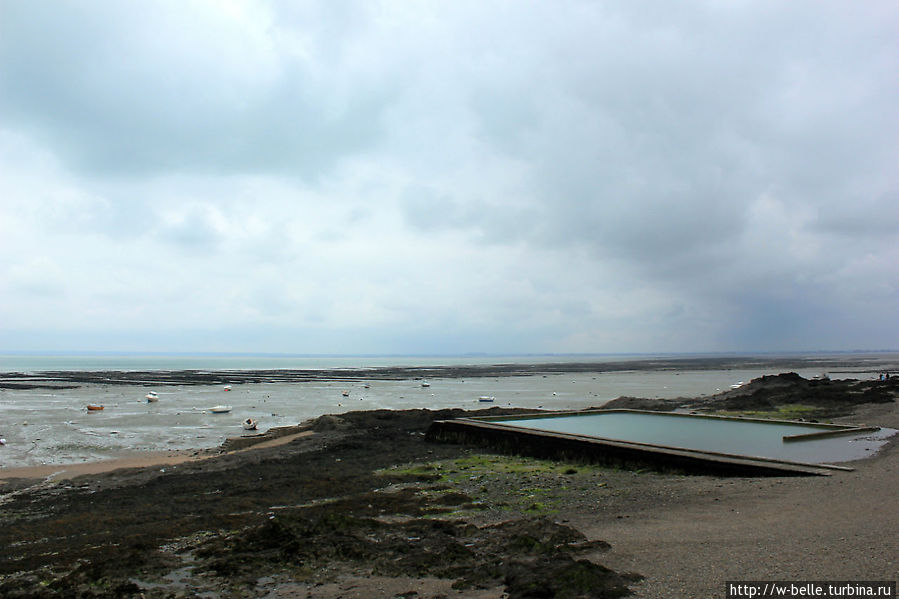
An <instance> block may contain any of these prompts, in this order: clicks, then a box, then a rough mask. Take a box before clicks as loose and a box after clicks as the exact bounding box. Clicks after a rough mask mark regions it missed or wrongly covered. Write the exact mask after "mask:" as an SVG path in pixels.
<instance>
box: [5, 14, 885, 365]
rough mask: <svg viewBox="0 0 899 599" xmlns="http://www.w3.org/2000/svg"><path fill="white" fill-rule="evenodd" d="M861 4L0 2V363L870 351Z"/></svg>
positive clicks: (867, 129)
mask: <svg viewBox="0 0 899 599" xmlns="http://www.w3.org/2000/svg"><path fill="white" fill-rule="evenodd" d="M897 23H899V10H897V8H896V6H895V3H892V2H886V1H883V2H868V3H864V4H862V5H856V4H853V5H851V6H850V5H847V4H845V3H837V2H810V1H809V2H802V1H800V2H791V3H781V2H773V1H772V2H764V1H763V2H751V3H749V2H747V3H742V2H735V3H726V4H723V5H722V4H721V3H707V2H699V1H697V2H688V3H686V4H683V3H681V4H678V5H677V6H673V5H671V4H670V3H667V2H651V3H648V4H646V3H641V4H640V5H636V4H634V3H627V2H603V3H594V2H573V1H572V2H557V3H551V4H545V5H544V4H521V3H518V2H499V1H498V2H489V3H486V4H485V3H482V2H471V3H467V2H461V3H449V4H447V3H415V4H409V3H393V2H384V3H371V2H359V3H310V4H306V5H302V6H299V7H298V6H297V4H296V3H292V2H285V3H270V2H264V3H263V2H259V3H254V2H234V3H230V2H199V1H197V2H163V1H160V2H154V3H149V4H146V3H145V4H132V3H120V2H93V3H90V4H88V5H84V4H70V3H69V4H67V3H56V4H52V5H46V4H40V3H38V4H35V3H31V2H24V1H19V0H4V1H3V2H2V3H0V165H2V166H0V169H2V171H3V173H2V177H0V195H2V197H0V349H123V350H170V351H176V350H177V351H277V352H300V353H453V352H466V351H487V352H631V351H637V352H668V351H731V350H732V351H741V350H744V351H745V350H815V349H862V348H866V349H867V348H895V347H896V342H895V340H896V339H897V338H899V309H897V306H899V291H897V286H899V175H897V172H899V171H897V168H896V167H897V165H899V111H897V110H896V106H899V80H897V78H896V77H895V73H897V72H899V52H897V50H899V31H897V25H896V24H897Z"/></svg>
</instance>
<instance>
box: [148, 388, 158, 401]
mask: <svg viewBox="0 0 899 599" xmlns="http://www.w3.org/2000/svg"><path fill="white" fill-rule="evenodd" d="M154 401H159V394H158V393H156V391H150V392H149V393H147V403H152V402H154Z"/></svg>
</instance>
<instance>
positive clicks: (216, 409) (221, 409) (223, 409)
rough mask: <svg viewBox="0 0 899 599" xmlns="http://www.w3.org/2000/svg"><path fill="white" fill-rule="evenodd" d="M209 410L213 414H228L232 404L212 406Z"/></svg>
mask: <svg viewBox="0 0 899 599" xmlns="http://www.w3.org/2000/svg"><path fill="white" fill-rule="evenodd" d="M209 411H210V412H212V413H213V414H227V413H228V412H230V411H231V406H212V407H211V408H209Z"/></svg>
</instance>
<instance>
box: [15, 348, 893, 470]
mask: <svg viewBox="0 0 899 599" xmlns="http://www.w3.org/2000/svg"><path fill="white" fill-rule="evenodd" d="M647 357H648V356H646V355H626V356H622V355H605V354H604V355H583V354H578V355H519V356H495V355H461V356H285V355H259V354H253V355H218V354H216V355H189V354H150V355H144V354H113V353H108V354H55V355H50V354H8V355H0V377H2V376H4V375H9V374H10V373H40V372H49V371H104V370H124V371H129V370H130V371H144V370H166V371H178V370H204V371H216V370H286V369H289V370H322V369H329V370H333V369H341V370H365V369H372V368H386V367H392V366H401V367H429V366H469V365H481V366H483V365H491V364H556V365H558V364H562V365H564V364H565V363H571V364H574V363H578V364H581V363H584V362H595V363H596V364H598V365H600V366H601V365H602V364H603V363H604V362H619V363H620V362H622V361H627V360H634V361H635V363H636V362H637V361H641V360H645V359H647ZM664 357H666V358H671V356H664ZM675 357H676V356H675ZM794 357H795V356H794ZM850 357H851V358H852V359H850V360H848V363H851V364H852V366H851V367H847V369H846V370H845V376H839V375H838V373H833V374H834V375H837V376H836V378H849V377H851V378H859V379H865V378H872V379H873V378H876V377H878V376H879V374H880V373H881V372H882V371H883V370H884V369H885V368H890V367H892V368H894V369H895V368H896V366H895V365H896V364H897V363H899V354H896V353H883V354H873V355H870V356H865V357H864V359H862V360H859V359H858V356H857V355H856V354H852V355H851V356H850ZM828 359H830V358H828ZM765 362H766V363H769V362H770V360H766V361H765ZM750 363H751V362H750ZM562 370H563V371H561V372H556V373H552V374H535V375H532V376H484V377H465V378H433V379H428V380H427V381H426V383H427V386H425V385H423V382H424V381H421V380H419V379H415V378H409V379H407V380H366V379H364V378H359V379H358V380H354V381H352V382H347V381H346V380H310V381H300V382H290V383H284V382H275V383H245V384H236V385H232V386H231V388H230V389H228V390H226V388H225V387H224V386H223V385H218V384H216V385H212V384H210V385H164V386H159V385H156V386H154V385H113V384H96V383H90V384H85V383H78V384H77V386H76V387H75V388H70V389H64V388H50V389H48V388H38V389H6V388H0V439H2V440H3V442H2V445H0V469H6V468H15V467H26V466H41V465H57V464H58V465H62V464H71V463H79V462H87V461H98V460H105V459H114V458H120V457H128V456H133V455H139V454H144V453H147V452H166V451H184V450H197V449H209V448H214V447H218V446H220V445H221V444H222V443H223V442H224V441H225V440H226V439H228V438H232V437H240V436H243V435H247V434H260V433H262V432H264V431H266V430H268V429H270V428H274V427H283V426H290V425H295V424H298V423H301V422H304V421H306V420H309V419H311V418H316V417H318V416H321V415H324V414H341V413H343V412H347V411H352V410H375V409H391V410H401V409H411V408H428V409H443V408H462V409H467V410H476V409H482V408H485V407H490V406H501V407H516V408H527V409H534V410H538V409H543V410H578V409H584V408H589V407H600V406H602V405H604V404H605V403H607V402H608V401H610V400H612V399H615V398H617V397H621V396H630V397H647V398H677V397H702V396H707V395H713V394H715V393H718V392H721V391H723V390H727V389H729V388H730V386H731V385H735V384H739V383H742V382H748V381H750V380H752V379H754V378H757V377H759V376H763V375H766V374H777V373H778V372H782V371H783V370H781V369H779V368H778V367H777V366H776V365H770V364H769V365H767V366H764V367H747V368H720V369H714V368H713V369H708V368H703V369H690V368H684V369H677V368H675V369H670V368H666V369H660V370H652V369H648V370H647V369H637V368H635V369H634V370H615V371H601V370H602V369H601V368H598V370H599V371H597V372H564V368H563V369H562ZM790 370H792V371H795V372H798V373H799V374H800V375H802V376H804V377H806V378H811V377H813V376H817V375H820V374H821V369H820V368H819V367H817V366H816V365H815V363H814V361H810V362H809V363H808V368H806V369H796V368H791V369H790ZM150 391H155V392H156V393H157V394H158V397H159V400H158V401H156V402H148V401H147V399H146V396H147V393H148V392H150ZM482 397H490V398H493V401H492V402H489V403H487V402H482V401H480V398H482ZM88 404H101V405H103V406H104V409H103V410H102V411H97V412H92V411H88V410H87V409H86V406H87V405H88ZM219 405H227V406H230V408H231V409H230V411H229V412H227V413H213V412H212V411H211V408H212V407H214V406H219ZM247 418H252V419H255V420H256V421H257V422H258V431H256V432H247V431H245V430H243V427H242V422H243V421H244V420H246V419H247Z"/></svg>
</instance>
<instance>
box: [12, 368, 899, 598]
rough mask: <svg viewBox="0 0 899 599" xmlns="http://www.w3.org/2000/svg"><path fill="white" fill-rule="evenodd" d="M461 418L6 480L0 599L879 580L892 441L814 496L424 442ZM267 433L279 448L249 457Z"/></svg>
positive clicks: (892, 530) (317, 423)
mask: <svg viewBox="0 0 899 599" xmlns="http://www.w3.org/2000/svg"><path fill="white" fill-rule="evenodd" d="M427 376H433V375H431V374H428V375H427ZM897 396H899V380H897V379H895V378H894V379H892V380H890V381H855V380H851V379H848V380H827V381H811V380H806V379H802V378H801V377H796V376H793V375H783V376H779V377H772V378H767V377H766V378H765V379H759V380H757V381H753V382H752V383H750V384H749V385H746V386H744V387H742V388H740V389H736V390H733V391H729V392H727V393H724V394H721V395H720V396H715V397H712V398H706V399H703V400H701V401H700V400H683V401H679V402H662V403H659V404H656V407H659V408H663V409H667V408H671V407H675V404H676V405H677V406H681V407H685V408H688V409H695V410H716V411H717V410H724V411H745V412H754V413H768V414H781V415H783V414H794V415H795V414H796V413H798V412H796V410H795V409H794V408H795V406H803V408H802V410H799V412H801V413H802V416H801V417H802V418H807V419H814V418H821V419H825V418H826V419H837V420H844V421H845V420H846V419H847V418H848V419H849V420H850V421H859V422H864V423H865V424H873V425H880V426H888V427H893V428H899V410H897V406H896V402H895V400H896V397H897ZM632 401H637V400H628V399H622V400H621V401H620V402H619V403H622V404H627V403H628V402H632ZM641 401H642V400H641ZM791 406H793V408H791ZM641 407H648V406H647V405H643V406H641ZM791 410H792V412H791ZM505 412H506V413H507V412H508V411H505ZM463 413H464V414H466V415H472V412H462V411H461V410H441V411H428V410H407V411H369V412H352V413H347V414H343V415H341V416H339V417H337V416H323V417H321V418H317V419H315V420H313V421H310V422H307V423H304V424H302V425H299V426H297V427H290V428H288V429H282V430H279V431H275V432H273V433H272V435H270V437H269V438H264V437H263V438H259V439H254V440H252V441H246V440H238V441H234V442H232V443H230V444H226V445H225V446H224V447H222V448H220V449H219V450H217V451H216V452H214V454H215V455H211V456H204V457H206V459H203V460H188V461H184V462H182V463H178V464H164V465H156V466H152V467H142V468H132V469H119V470H115V471H111V472H104V473H97V474H91V475H86V476H81V477H77V478H73V479H68V480H58V481H57V480H52V479H49V480H41V479H22V478H12V479H10V478H5V479H2V480H0V546H2V547H3V548H4V550H3V552H2V554H0V596H2V597H145V598H172V597H195V596H205V597H271V598H274V597H323V598H324V597H329V598H336V597H409V598H411V597H434V598H436V597H454V596H459V597H496V598H498V597H621V596H628V595H633V596H636V597H705V596H719V595H722V596H723V588H724V587H723V584H724V580H730V579H734V578H736V579H740V578H742V579H743V580H749V579H754V580H759V579H765V578H768V579H784V578H796V579H827V578H834V576H833V575H831V574H832V573H839V574H840V576H842V577H843V578H845V579H891V580H895V579H896V574H897V562H896V561H895V556H896V555H899V546H897V539H899V530H896V528H897V523H896V519H895V517H894V515H893V514H892V510H891V509H888V508H887V507H886V506H889V505H894V503H895V497H896V492H897V488H896V487H897V477H896V465H897V462H899V451H897V449H896V442H895V441H892V442H890V443H889V444H888V446H887V447H886V448H885V449H884V450H882V451H881V453H880V454H879V455H878V456H877V457H875V458H871V459H868V460H864V461H862V462H857V463H854V464H853V466H855V467H856V470H855V471H854V472H851V473H839V474H837V475H834V476H832V477H823V478H822V479H820V480H819V479H805V478H803V479H791V478H785V479H781V478H771V479H764V480H761V479H752V478H719V477H713V476H683V475H681V474H678V473H656V472H649V471H629V470H623V469H615V468H603V467H599V466H595V465H590V464H583V463H568V462H551V461H541V460H534V459H529V458H524V457H516V456H504V455H497V454H493V453H490V452H489V451H487V450H485V449H483V448H479V447H470V446H463V445H452V444H440V443H430V442H427V441H425V438H424V437H425V432H426V431H427V429H428V427H429V425H430V423H431V422H433V421H434V420H435V419H446V418H452V417H456V416H460V415H462V414H463ZM477 413H478V414H500V413H504V411H503V410H501V409H498V408H494V409H491V410H482V411H480V412H477ZM277 435H282V439H290V441H289V442H287V443H284V444H280V445H279V444H275V443H268V444H264V443H260V444H259V445H258V446H256V447H250V446H249V445H250V443H254V442H256V441H265V440H269V441H273V440H274V437H276V436H277ZM878 510H879V511H878ZM747 514H748V516H747ZM835 535H837V536H835ZM748 556H751V558H752V559H749V558H748ZM828 567H830V568H831V569H830V570H827V568H828ZM726 577H730V578H726Z"/></svg>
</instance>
